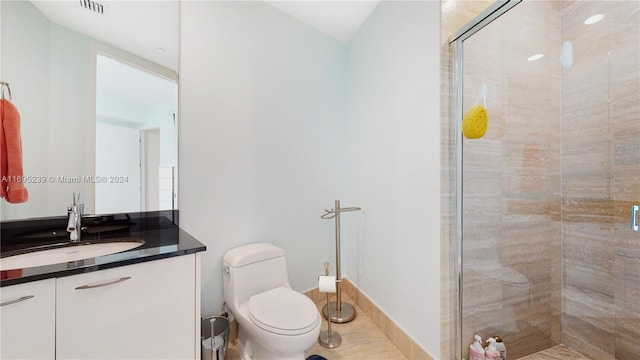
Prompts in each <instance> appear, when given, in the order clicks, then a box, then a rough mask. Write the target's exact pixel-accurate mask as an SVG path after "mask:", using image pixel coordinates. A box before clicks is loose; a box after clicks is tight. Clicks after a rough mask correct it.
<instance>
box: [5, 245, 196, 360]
mask: <svg viewBox="0 0 640 360" xmlns="http://www.w3.org/2000/svg"><path fill="white" fill-rule="evenodd" d="M197 260H198V259H197V255H195V254H194V255H184V256H176V257H171V258H167V259H162V260H155V261H149V262H144V263H138V264H133V265H128V266H121V267H115V268H111V269H106V270H100V271H94V272H89V273H85V274H80V275H74V276H68V277H62V278H58V279H57V284H56V312H55V313H56V347H55V352H56V359H58V360H62V359H195V358H196V356H198V357H199V356H200V355H199V351H198V350H199V347H198V349H196V344H198V343H199V334H196V329H197V328H198V326H199V318H200V308H199V297H200V294H199V289H200V286H199V271H198V270H197V269H196V266H199V262H198V261H197ZM196 297H198V299H196ZM196 300H197V301H198V302H196ZM3 336H4V334H3ZM32 339H33V340H34V341H35V339H36V338H32ZM196 339H198V340H196ZM3 358H4V357H3Z"/></svg>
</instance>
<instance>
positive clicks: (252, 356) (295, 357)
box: [238, 326, 305, 360]
mask: <svg viewBox="0 0 640 360" xmlns="http://www.w3.org/2000/svg"><path fill="white" fill-rule="evenodd" d="M238 353H239V355H240V358H241V359H242V360H305V357H304V352H295V353H288V354H283V353H276V352H274V351H273V350H272V349H270V348H267V347H266V346H264V345H262V344H261V343H260V342H258V341H254V340H252V339H251V338H250V337H249V336H248V335H247V333H246V332H245V331H244V330H243V329H242V326H240V329H239V331H238Z"/></svg>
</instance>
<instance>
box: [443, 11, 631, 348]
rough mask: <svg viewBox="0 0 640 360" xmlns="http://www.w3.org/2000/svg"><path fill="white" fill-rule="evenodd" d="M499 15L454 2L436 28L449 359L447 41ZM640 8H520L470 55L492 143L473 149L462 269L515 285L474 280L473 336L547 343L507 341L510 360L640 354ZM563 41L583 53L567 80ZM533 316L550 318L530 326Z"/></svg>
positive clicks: (469, 81)
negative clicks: (492, 267) (484, 17)
mask: <svg viewBox="0 0 640 360" xmlns="http://www.w3.org/2000/svg"><path fill="white" fill-rule="evenodd" d="M490 3H491V2H457V3H456V6H455V7H454V10H453V11H450V12H443V13H442V18H441V20H442V40H443V42H442V44H443V46H442V57H441V59H442V61H441V63H442V89H441V92H442V109H441V110H442V126H441V128H442V144H441V148H442V154H443V157H442V202H441V204H442V205H441V206H442V283H441V284H442V287H441V293H442V335H443V337H442V345H441V351H442V358H443V359H445V358H449V357H450V352H451V339H452V338H451V334H452V328H453V322H452V320H453V319H452V318H451V315H452V313H453V311H452V310H453V309H452V297H453V296H454V295H455V294H454V293H453V286H452V283H451V269H452V258H451V253H450V247H451V239H452V236H451V234H453V229H452V226H453V216H454V204H453V203H452V201H455V199H454V194H453V192H454V191H455V187H454V183H453V182H452V180H453V179H454V178H455V177H454V174H455V173H454V170H455V169H454V167H453V166H452V164H451V159H453V156H454V154H455V153H454V148H455V144H454V141H453V139H454V135H455V134H453V133H452V131H453V129H452V125H453V124H451V121H450V106H451V102H450V100H451V88H450V86H451V84H450V82H449V80H450V76H451V75H450V74H451V59H450V51H449V47H448V45H447V42H446V39H447V38H448V37H449V36H450V35H451V34H452V33H453V32H455V31H456V30H457V29H458V28H459V27H460V26H462V25H463V24H465V23H466V22H467V21H468V20H470V19H471V18H473V17H474V16H475V15H477V14H478V13H480V12H481V11H482V10H483V9H484V8H485V7H486V6H488V5H489V4H490ZM442 4H443V9H444V8H445V6H444V5H445V2H443V3H442ZM639 7H640V2H637V1H609V2H601V1H564V2H560V1H557V2H546V3H545V2H537V3H536V4H533V2H530V1H526V0H525V2H523V3H522V4H520V5H518V6H517V7H516V8H514V9H513V10H512V11H511V12H510V13H509V16H506V17H504V19H499V20H500V21H504V22H505V24H506V25H504V27H503V28H502V29H500V30H499V29H498V27H497V26H494V25H499V23H494V24H492V25H491V27H487V28H485V29H483V31H482V32H480V33H478V34H477V35H475V36H474V37H473V39H471V40H472V41H473V42H474V43H476V44H477V46H474V47H472V46H466V47H465V52H466V55H467V56H466V58H465V61H466V62H465V70H466V71H468V73H467V74H466V75H465V103H466V104H469V103H472V102H474V101H475V97H476V96H477V88H478V87H479V84H480V83H481V82H482V81H486V82H487V83H488V85H489V89H490V90H489V94H490V95H489V103H488V109H489V116H490V128H489V129H490V130H489V132H488V133H487V135H485V138H483V139H482V140H476V141H466V142H465V191H466V192H468V193H469V194H468V195H470V196H467V197H466V198H465V212H466V215H467V221H466V223H465V224H466V225H465V235H466V237H465V242H466V248H465V264H467V266H469V267H473V266H474V262H476V264H475V265H478V264H480V263H479V262H478V261H481V260H487V259H489V260H492V261H491V263H493V264H495V263H498V264H500V265H501V267H500V269H499V270H500V272H501V273H503V275H504V276H503V279H502V282H503V283H504V282H506V280H508V278H509V277H511V278H512V280H513V284H512V286H511V287H509V286H491V288H492V289H494V291H492V292H491V293H487V291H486V289H487V287H488V286H489V285H488V284H485V285H484V286H483V285H482V284H481V283H480V281H481V278H482V277H483V276H476V277H475V278H473V272H471V271H469V270H470V269H466V270H467V271H466V272H467V273H468V276H467V277H466V278H467V280H470V281H466V282H465V286H466V288H465V290H466V292H465V303H466V309H467V310H470V311H469V312H467V313H465V323H466V324H468V326H467V327H466V330H465V336H466V337H470V336H471V333H472V332H478V331H480V332H482V331H481V330H482V329H484V330H485V331H487V332H488V331H500V332H502V333H504V331H506V330H505V329H509V328H512V329H515V330H517V331H514V332H513V333H514V334H516V332H520V333H522V334H527V335H526V337H528V338H529V339H531V338H532V335H536V334H538V335H540V336H539V339H540V341H538V342H536V343H533V344H531V343H529V342H527V341H524V338H525V337H524V336H523V337H520V336H514V337H513V338H510V337H507V340H506V341H507V343H508V344H510V346H509V349H510V350H513V351H514V352H511V353H510V357H511V356H519V355H521V354H520V352H522V354H524V353H528V352H530V351H534V350H535V349H538V348H542V347H545V346H548V345H551V344H554V343H558V342H560V341H563V342H564V343H566V344H568V345H569V346H571V347H574V348H575V349H577V350H579V351H581V352H583V353H585V354H587V355H589V356H591V357H593V358H598V359H600V358H601V359H613V358H617V359H634V358H635V357H637V354H640V342H638V341H637V339H638V338H639V337H640V305H639V304H640V302H638V301H637V299H638V298H640V239H639V235H638V233H634V232H631V231H630V230H629V224H628V222H629V209H630V206H631V205H632V204H636V203H639V202H640V55H639V54H640V17H639V16H640V15H639V14H640V10H639ZM554 12H555V13H554ZM596 12H603V13H606V17H605V20H603V21H602V22H601V23H599V24H600V25H593V26H590V27H586V26H585V25H584V24H583V21H584V19H586V18H587V17H588V16H590V15H592V14H593V13H596ZM558 21H561V24H562V25H561V27H560V24H559V23H558ZM549 29H561V32H556V31H553V32H549ZM483 32H485V33H486V34H485V35H487V36H486V40H484V42H483V38H482V36H481V35H483V34H482V33H483ZM491 32H493V34H490V33H491ZM540 34H545V35H547V34H548V35H549V36H539V35H540ZM561 34H562V38H560V35H561ZM489 35H491V36H489ZM567 39H570V40H572V41H573V42H574V49H575V53H574V65H573V67H572V68H571V69H564V70H561V68H560V67H558V64H557V59H558V58H559V55H560V54H559V52H558V50H559V48H560V43H561V41H564V40H567ZM471 40H470V41H469V43H468V44H467V45H471ZM541 41H542V42H541ZM533 47H535V48H541V49H544V51H541V52H544V53H545V58H543V60H542V61H538V62H535V63H531V64H527V65H523V64H522V63H519V62H518V61H517V59H518V57H521V56H523V55H527V56H528V55H530V54H528V53H527V52H530V51H531V49H532V48H533ZM474 51H475V52H474ZM531 54H532V53H531ZM558 84H561V88H560V87H558ZM474 87H475V88H476V89H475V90H474ZM560 89H561V90H560ZM560 91H561V92H560ZM523 99H525V100H524V101H523ZM558 100H561V102H560V101H558ZM560 105H562V108H560ZM558 113H560V114H561V117H559V116H558ZM507 120H508V121H507ZM559 120H560V121H559ZM560 142H562V146H561V148H558V146H559V144H560ZM487 159H490V161H487ZM560 164H561V165H560ZM560 179H562V181H560ZM560 184H561V185H560ZM470 190H473V192H471V191H470ZM471 214H473V217H471V216H469V215H471ZM561 214H562V216H561ZM491 225H493V226H491ZM560 235H561V237H560ZM560 254H562V256H561V255H560ZM493 260H496V261H493ZM505 268H507V269H508V271H507V270H505ZM511 270H513V272H512V271H511ZM476 274H477V273H476ZM518 274H521V275H523V276H524V277H525V278H526V279H527V281H528V282H529V286H530V289H531V293H530V295H529V296H528V297H524V298H523V295H522V294H523V293H522V292H519V291H517V290H518V287H517V286H516V283H517V281H515V280H516V279H518V278H520V279H522V277H519V276H518ZM560 274H562V277H560ZM504 277H506V278H504ZM560 289H561V291H560ZM561 302H564V304H563V306H562V308H560V306H561V305H560V304H561ZM496 304H499V305H496ZM492 305H496V308H495V309H493V310H492V309H491V306H492ZM483 307H484V309H485V310H486V311H482V309H483ZM478 309H480V310H478ZM532 314H545V316H543V317H542V319H540V318H538V319H537V320H535V321H531V318H530V315H532ZM534 318H535V317H534ZM559 319H562V321H564V326H562V323H561V322H560V320H559ZM514 326H515V327H514ZM478 329H480V330H478ZM485 336H486V335H485ZM468 341H469V342H470V341H471V339H468ZM516 352H517V353H516Z"/></svg>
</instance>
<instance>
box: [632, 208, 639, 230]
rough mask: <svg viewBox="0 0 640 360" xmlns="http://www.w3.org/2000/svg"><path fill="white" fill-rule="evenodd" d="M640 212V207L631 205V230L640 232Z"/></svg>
mask: <svg viewBox="0 0 640 360" xmlns="http://www.w3.org/2000/svg"><path fill="white" fill-rule="evenodd" d="M639 210H640V205H631V230H633V231H640V226H638V211H639Z"/></svg>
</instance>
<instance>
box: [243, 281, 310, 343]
mask: <svg viewBox="0 0 640 360" xmlns="http://www.w3.org/2000/svg"><path fill="white" fill-rule="evenodd" d="M249 318H250V319H251V321H252V322H253V323H254V324H255V325H256V326H258V327H259V328H261V329H263V330H266V331H269V332H272V333H275V334H280V335H299V334H304V333H307V332H309V331H311V330H313V329H315V327H316V326H317V324H318V321H320V319H319V318H320V316H319V314H318V309H317V308H316V305H315V304H314V303H313V301H311V299H309V298H308V297H306V296H305V295H303V294H301V293H298V292H295V291H293V290H291V289H288V288H285V287H283V286H281V287H277V288H275V289H271V290H269V291H265V292H263V293H260V294H257V295H254V296H252V297H251V298H249Z"/></svg>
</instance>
